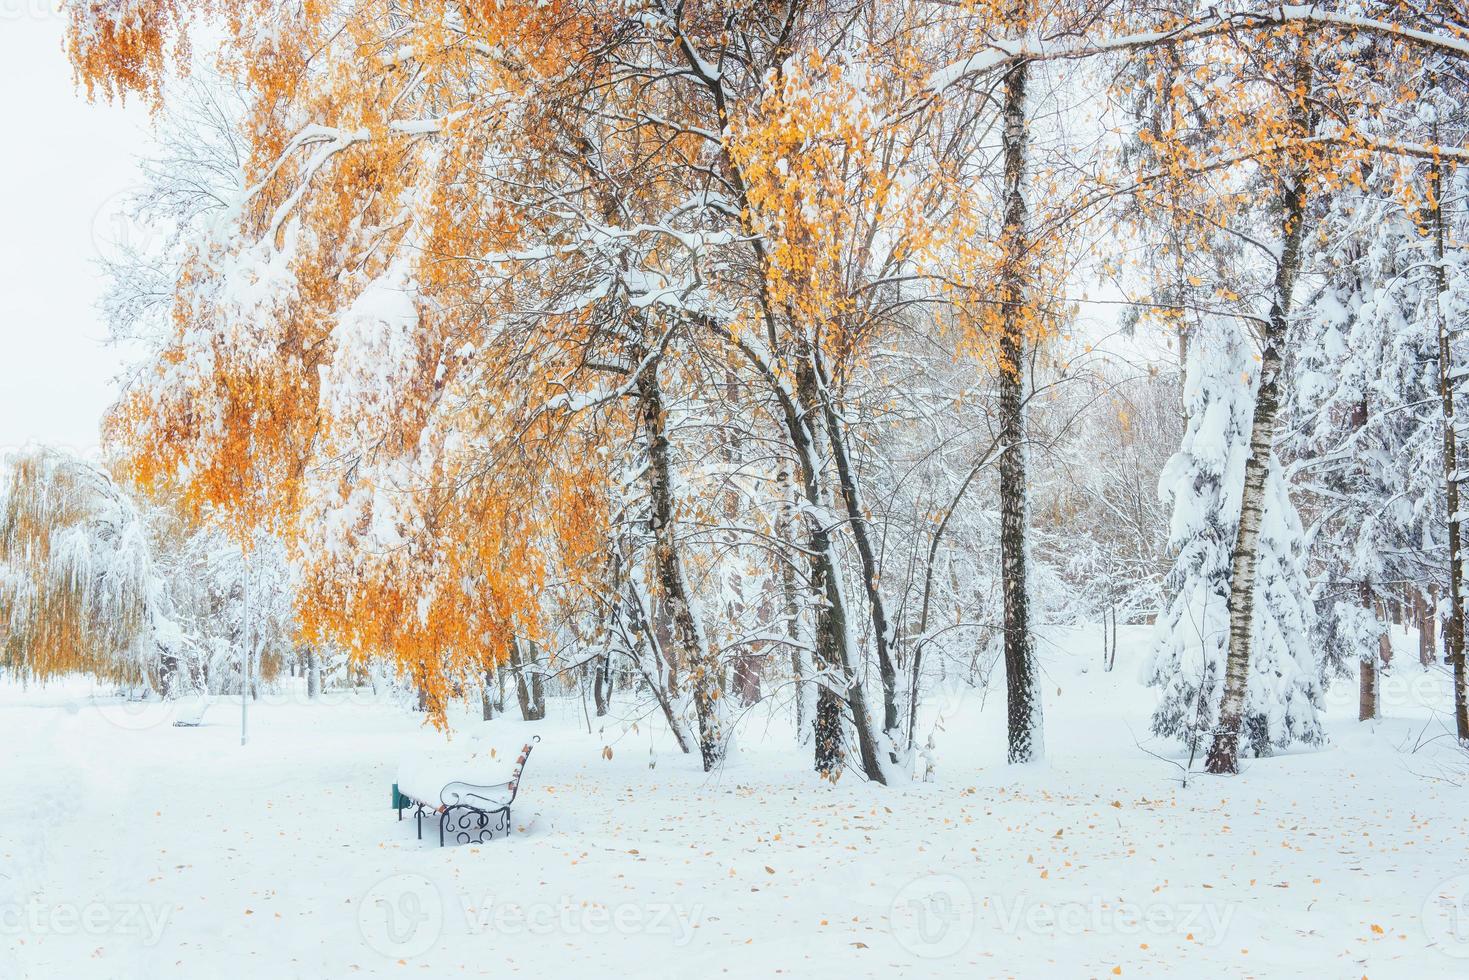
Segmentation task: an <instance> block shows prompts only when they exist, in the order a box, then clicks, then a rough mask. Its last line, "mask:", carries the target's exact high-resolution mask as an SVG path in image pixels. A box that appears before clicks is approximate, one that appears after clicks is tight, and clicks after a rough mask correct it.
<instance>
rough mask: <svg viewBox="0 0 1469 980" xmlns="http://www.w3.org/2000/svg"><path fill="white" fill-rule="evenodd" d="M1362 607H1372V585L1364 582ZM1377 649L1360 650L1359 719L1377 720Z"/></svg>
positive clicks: (1358, 656)
mask: <svg viewBox="0 0 1469 980" xmlns="http://www.w3.org/2000/svg"><path fill="white" fill-rule="evenodd" d="M1360 589H1361V596H1362V608H1364V609H1371V608H1372V587H1371V586H1370V585H1368V584H1367V583H1366V582H1363V583H1362V585H1361V587H1360ZM1377 657H1378V651H1377V650H1362V651H1359V652H1358V655H1357V663H1358V671H1359V674H1358V684H1357V720H1358V721H1376V720H1377V716H1378V715H1377V713H1378V703H1377Z"/></svg>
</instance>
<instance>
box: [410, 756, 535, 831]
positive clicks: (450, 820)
mask: <svg viewBox="0 0 1469 980" xmlns="http://www.w3.org/2000/svg"><path fill="white" fill-rule="evenodd" d="M540 740H541V737H540V736H539V735H535V736H532V737H531V740H530V741H529V742H527V743H525V745H524V746H523V747H522V748H521V750H520V757H519V758H518V759H516V760H515V771H514V772H513V773H512V774H511V776H510V779H509V780H507V781H506V782H503V783H489V784H482V783H475V782H469V781H467V780H452V781H450V782H447V783H445V784H444V787H443V789H441V790H440V791H439V794H438V795H439V799H438V802H437V803H435V802H433V801H432V800H429V799H420V798H419V795H415V792H417V793H418V794H420V795H426V794H422V790H421V789H418V788H416V787H410V788H409V791H408V792H403V791H402V790H400V789H399V787H398V786H397V785H396V784H395V785H394V786H393V806H394V807H395V808H396V809H397V811H398V819H399V820H402V819H403V811H404V810H409V809H411V810H413V819H414V821H415V822H416V823H417V824H418V839H419V840H423V818H424V817H425V816H426V815H427V816H429V817H430V818H432V817H433V815H435V814H437V815H438V818H439V846H440V847H443V846H444V841H445V838H446V836H447V837H452V838H453V839H454V840H455V841H457V842H458V843H461V844H469V843H475V844H483V843H484V842H485V841H486V840H489V839H490V838H492V837H494V836H495V835H496V834H499V833H509V831H510V807H511V804H513V803H514V802H515V796H516V793H517V792H519V790H520V776H521V773H522V772H524V771H525V762H526V760H527V759H529V758H530V753H531V749H532V748H534V747H535V744H536V743H537V742H539V741H540Z"/></svg>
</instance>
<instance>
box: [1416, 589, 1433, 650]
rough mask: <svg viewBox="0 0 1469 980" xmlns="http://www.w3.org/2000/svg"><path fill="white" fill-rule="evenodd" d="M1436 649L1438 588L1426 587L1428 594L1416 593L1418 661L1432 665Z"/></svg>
mask: <svg viewBox="0 0 1469 980" xmlns="http://www.w3.org/2000/svg"><path fill="white" fill-rule="evenodd" d="M1437 649H1438V589H1437V587H1435V586H1429V587H1428V594H1427V595H1424V594H1423V593H1422V592H1420V593H1418V662H1419V663H1420V664H1421V665H1423V666H1424V667H1429V666H1432V664H1433V656H1434V651H1436V650H1437Z"/></svg>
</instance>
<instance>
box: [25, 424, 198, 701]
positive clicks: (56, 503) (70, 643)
mask: <svg viewBox="0 0 1469 980" xmlns="http://www.w3.org/2000/svg"><path fill="white" fill-rule="evenodd" d="M166 603H167V595H166V591H165V589H164V587H163V584H162V581H161V579H160V577H159V575H158V574H157V573H156V570H155V565H154V561H153V557H152V550H151V548H150V546H149V535H148V529H147V524H146V522H145V520H144V516H143V514H142V513H141V512H140V511H139V509H138V507H137V506H136V505H135V504H134V503H133V502H132V501H131V500H129V498H128V497H127V496H126V495H125V494H124V493H123V492H122V491H121V489H120V488H119V487H118V485H117V484H116V483H115V482H114V481H113V480H112V478H111V477H110V476H108V474H107V473H105V472H103V471H102V470H100V469H98V468H96V467H94V466H92V465H90V464H88V463H87V462H85V461H84V460H82V459H80V458H78V457H76V456H73V455H71V454H69V453H65V452H61V451H59V450H55V449H50V448H36V449H28V450H25V451H23V452H21V453H19V454H16V455H15V456H12V457H11V458H10V460H9V466H8V468H7V469H6V471H5V473H4V476H3V482H0V667H3V668H4V670H5V671H6V672H7V673H9V674H11V675H13V676H15V677H18V678H20V679H21V680H22V681H32V680H40V681H45V680H47V679H49V678H53V677H58V676H62V675H65V674H74V673H82V674H90V675H92V676H94V677H97V678H100V679H103V680H109V681H113V682H116V683H119V684H128V685H137V684H142V685H146V686H148V687H154V686H155V684H154V681H155V679H157V680H161V681H164V686H167V683H168V682H169V681H171V678H172V675H173V674H174V673H175V671H176V669H177V664H178V656H177V652H178V647H179V645H180V644H181V643H182V637H181V636H179V632H178V629H177V627H176V626H175V625H174V623H173V620H172V619H171V618H170V617H169V616H168V615H167V609H166Z"/></svg>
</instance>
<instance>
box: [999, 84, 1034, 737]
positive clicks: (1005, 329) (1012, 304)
mask: <svg viewBox="0 0 1469 980" xmlns="http://www.w3.org/2000/svg"><path fill="white" fill-rule="evenodd" d="M1028 74H1029V65H1028V63H1026V62H1024V61H1021V62H1018V63H1017V64H1016V65H1015V67H1014V68H1012V69H1011V70H1010V73H1009V74H1008V75H1007V76H1006V77H1005V92H1004V110H1003V111H1004V121H1005V126H1004V133H1003V137H1002V142H1003V150H1004V165H1005V230H1004V237H1003V242H1002V245H1003V253H1004V254H1003V262H1004V265H1003V268H1002V271H1001V281H1000V295H1001V302H1002V304H1003V312H1002V316H1003V318H1004V321H1003V323H1002V330H1001V336H1000V378H999V389H1000V391H999V394H1000V399H999V408H1000V443H1001V447H1002V448H1001V450H1000V461H999V463H1000V578H1001V588H1002V592H1003V594H1004V604H1005V612H1004V632H1005V636H1004V643H1005V695H1006V699H1007V720H1008V728H1009V752H1008V758H1009V761H1010V762H1011V763H1025V762H1033V761H1035V760H1037V759H1039V758H1041V757H1042V755H1043V754H1044V745H1043V741H1042V728H1041V695H1040V685H1039V678H1038V677H1037V670H1036V662H1035V646H1034V640H1033V637H1032V636H1031V630H1030V584H1029V581H1028V579H1029V567H1028V565H1029V557H1030V556H1029V542H1028V541H1027V531H1026V521H1027V516H1028V515H1027V513H1026V498H1027V497H1028V495H1029V488H1028V486H1027V482H1026V481H1027V477H1026V446H1025V368H1024V360H1025V320H1026V316H1027V313H1026V299H1027V297H1026V291H1027V287H1028V285H1029V284H1028V283H1027V281H1026V280H1027V276H1026V272H1025V263H1026V261H1027V258H1026V253H1027V251H1028V244H1029V243H1028V240H1027V233H1026V221H1027V208H1026V203H1025V171H1026V143H1027V133H1026V119H1025V105H1026V102H1025V98H1026V97H1025V85H1026V79H1027V76H1028Z"/></svg>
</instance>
